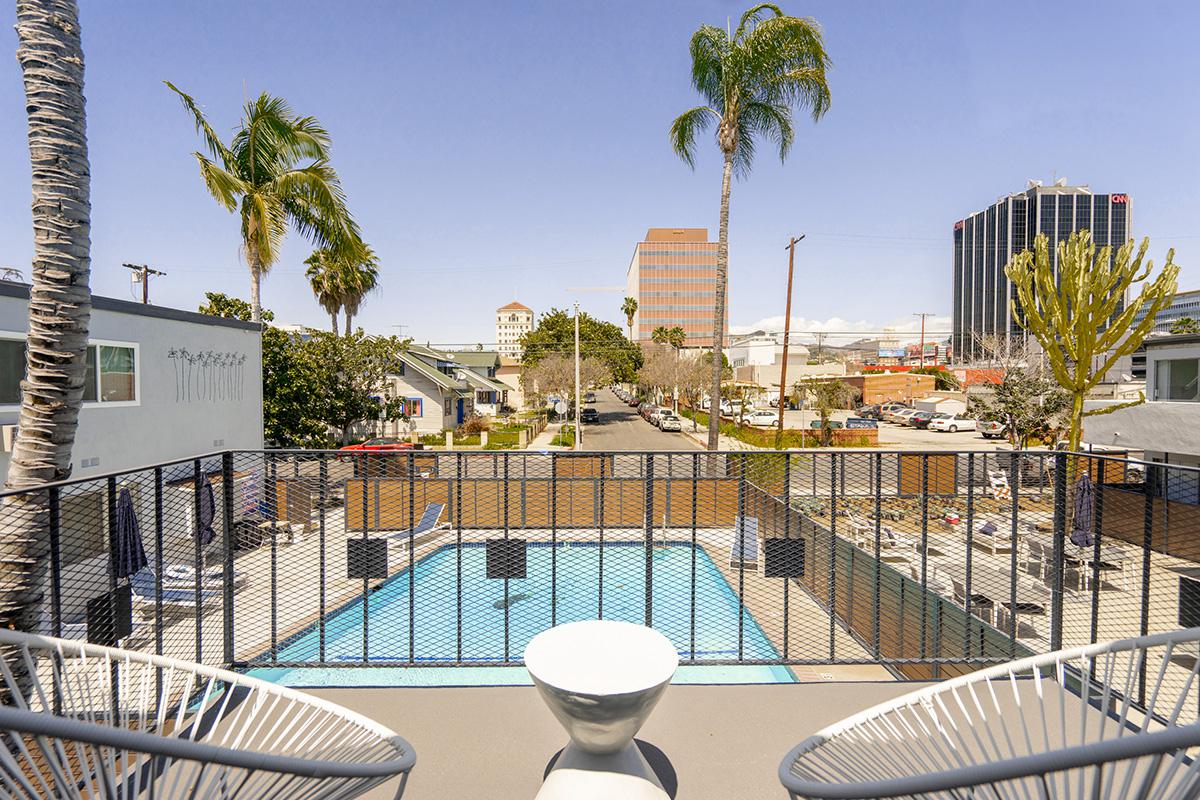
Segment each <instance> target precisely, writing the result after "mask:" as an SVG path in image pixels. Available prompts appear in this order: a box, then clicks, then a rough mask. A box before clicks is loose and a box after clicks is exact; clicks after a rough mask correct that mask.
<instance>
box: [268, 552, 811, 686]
mask: <svg viewBox="0 0 1200 800" xmlns="http://www.w3.org/2000/svg"><path fill="white" fill-rule="evenodd" d="M397 549H400V548H399V547H398V548H397ZM525 552H526V573H525V574H526V577H524V578H520V579H509V580H507V581H505V580H502V579H495V578H488V577H487V569H486V567H487V564H486V557H487V551H486V547H485V545H484V544H483V543H482V542H472V543H466V544H464V545H462V546H461V548H459V547H456V546H455V545H444V546H443V547H441V548H439V549H437V550H435V551H434V552H433V553H430V554H429V555H428V556H425V557H423V558H422V559H421V560H419V561H417V562H416V564H415V569H414V571H413V572H412V573H410V572H409V571H408V570H405V571H404V572H402V573H399V574H397V575H395V576H393V577H392V578H390V579H388V580H387V581H386V582H384V583H383V584H382V585H380V586H379V587H377V588H376V589H375V590H374V591H372V592H371V594H370V595H369V597H368V601H367V613H366V629H365V637H364V626H363V623H364V620H363V617H364V614H363V600H362V598H361V597H359V598H357V599H355V600H354V601H352V602H350V603H347V604H346V605H344V606H342V607H341V608H339V609H337V610H336V611H334V612H332V613H330V614H329V615H328V616H327V617H326V622H325V662H326V663H329V662H343V663H346V664H351V663H359V664H362V665H363V666H362V667H361V668H356V669H345V668H342V667H335V668H321V667H319V666H318V663H319V661H320V652H319V636H320V634H319V631H318V629H317V627H316V626H313V627H312V628H310V629H308V630H306V631H303V632H301V633H300V634H298V635H297V636H294V637H292V638H291V639H289V640H288V641H286V642H284V643H283V646H281V647H280V649H279V653H278V659H279V660H280V661H285V662H304V661H311V662H314V667H313V668H300V669H296V668H289V669H260V670H255V671H254V674H256V675H259V676H260V677H267V678H270V679H273V680H276V681H279V682H284V683H289V684H292V685H326V686H329V685H376V686H378V685H408V684H412V685H480V684H484V685H497V684H511V683H515V684H527V683H529V677H528V673H527V672H526V671H525V670H524V668H522V667H512V666H500V665H502V664H504V662H508V663H509V664H511V662H513V661H518V660H520V658H521V654H522V653H523V652H524V650H525V645H527V644H528V643H529V641H530V639H532V638H533V637H534V636H535V635H537V634H538V633H539V632H541V631H543V630H545V629H547V628H549V627H551V625H552V624H559V625H561V624H563V623H566V622H574V621H576V620H585V619H600V618H602V619H611V620H623V621H628V622H635V623H643V622H644V621H645V613H646V594H645V581H646V551H645V545H644V543H643V542H640V541H639V542H606V543H604V544H603V545H601V544H600V543H598V542H566V543H564V542H560V543H557V544H556V545H551V544H550V543H549V542H529V543H527V545H526V549H525ZM460 556H461V564H460ZM602 560H603V584H601V581H600V575H601V570H600V567H601V561H602ZM460 568H461V574H462V578H461V586H462V594H461V598H462V599H461V602H462V616H461V653H460V652H459V648H460V644H459V636H460V633H459V625H460V623H459V616H458V614H457V608H456V587H457V586H459V585H460V582H459V580H458V574H459V569H460ZM693 570H694V575H695V579H694V582H693ZM651 572H652V577H651V587H652V601H651V611H652V620H653V625H654V628H655V629H656V630H658V631H660V632H661V633H662V634H664V635H665V636H666V637H667V638H668V639H670V640H671V643H672V644H674V645H675V648H676V650H678V651H679V653H680V657H681V658H682V659H692V658H694V659H695V660H697V661H700V662H703V661H705V660H713V661H715V660H734V659H738V658H739V652H740V657H741V658H742V659H745V660H756V659H777V658H778V657H779V654H778V651H777V650H776V648H775V647H774V646H773V645H772V644H771V642H770V641H769V640H768V639H767V637H766V635H765V634H764V633H763V630H762V628H761V627H759V625H758V623H757V622H756V621H755V619H754V617H753V616H752V615H751V614H750V612H749V611H747V610H744V609H743V610H742V612H741V614H742V620H741V622H742V630H741V637H740V647H739V635H738V609H739V603H738V599H737V593H736V591H735V590H734V589H733V587H731V586H730V585H729V583H728V582H727V581H726V580H725V577H724V575H722V574H721V572H720V570H719V569H718V568H717V566H716V564H714V563H713V562H712V560H711V559H710V558H709V556H708V554H707V553H706V552H705V551H704V549H703V548H701V547H695V548H693V547H692V546H691V544H690V543H688V542H670V543H667V544H664V545H660V546H655V547H654V548H653V554H652V567H651ZM552 574H554V575H555V578H556V579H555V581H554V590H553V591H552V589H551V583H552V582H551V575H552ZM411 576H415V581H413V578H412V577H411ZM410 582H411V589H412V593H411V607H412V614H411V616H410ZM506 583H507V586H506V585H505V584H506ZM693 592H694V597H695V603H694V605H695V619H694V622H693V619H692V611H691V609H692V607H693V602H692V597H693ZM506 611H507V614H506ZM506 616H507V620H506ZM410 618H411V620H412V624H411V626H410ZM693 625H694V628H693ZM410 631H411V640H410ZM364 639H365V642H364ZM364 644H365V652H366V659H365V661H364V659H363V653H364ZM410 652H411V654H412V660H413V661H415V662H418V663H422V662H448V661H449V662H454V661H457V662H467V663H471V664H476V665H479V666H472V667H466V668H454V667H450V668H442V667H430V668H419V669H405V668H397V667H392V666H388V667H379V666H375V667H372V666H371V663H372V662H376V663H378V662H392V663H394V662H408V661H409V659H410ZM493 664H494V665H496V666H485V665H493ZM355 673H357V674H355ZM393 673H395V674H393ZM409 673H411V674H409ZM430 673H432V674H430ZM389 675H390V676H391V677H389ZM678 677H679V679H681V680H680V682H698V683H743V682H744V683H761V682H770V683H776V682H791V681H794V680H795V678H794V677H793V676H792V673H791V671H790V670H789V669H787V668H786V667H779V666H760V665H713V666H705V667H691V666H688V667H683V668H681V670H680V674H679V676H678Z"/></svg>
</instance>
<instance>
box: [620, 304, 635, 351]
mask: <svg viewBox="0 0 1200 800" xmlns="http://www.w3.org/2000/svg"><path fill="white" fill-rule="evenodd" d="M637 310H638V302H637V298H636V297H626V298H625V300H624V301H623V302H622V303H621V313H622V314H624V315H625V325H626V326H627V327H628V328H629V341H631V342H632V341H633V318H634V316H635V315H636V314H637Z"/></svg>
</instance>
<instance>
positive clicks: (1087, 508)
mask: <svg viewBox="0 0 1200 800" xmlns="http://www.w3.org/2000/svg"><path fill="white" fill-rule="evenodd" d="M1094 498H1095V488H1094V487H1093V486H1092V479H1091V477H1090V476H1089V475H1088V474H1087V472H1084V473H1083V474H1082V475H1080V476H1079V480H1078V481H1076V482H1075V509H1074V510H1075V513H1074V515H1073V518H1074V519H1073V522H1072V523H1071V543H1072V544H1077V545H1079V546H1081V547H1086V546H1087V545H1090V544H1092V543H1093V542H1094V541H1095V538H1094V537H1093V536H1092V509H1093V507H1094V506H1093V503H1094Z"/></svg>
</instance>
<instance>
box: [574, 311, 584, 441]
mask: <svg viewBox="0 0 1200 800" xmlns="http://www.w3.org/2000/svg"><path fill="white" fill-rule="evenodd" d="M574 442H575V445H574V447H572V448H571V449H572V450H578V449H579V445H580V444H582V443H583V428H581V427H580V426H579V303H576V304H575V439H574Z"/></svg>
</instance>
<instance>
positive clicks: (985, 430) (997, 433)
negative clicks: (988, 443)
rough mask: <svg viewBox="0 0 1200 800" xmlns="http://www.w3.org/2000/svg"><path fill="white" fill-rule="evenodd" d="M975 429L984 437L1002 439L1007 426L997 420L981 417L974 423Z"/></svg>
mask: <svg viewBox="0 0 1200 800" xmlns="http://www.w3.org/2000/svg"><path fill="white" fill-rule="evenodd" d="M975 430H976V431H978V432H979V433H981V434H983V438H985V439H1003V438H1004V436H1005V435H1006V433H1007V432H1008V426H1007V425H1005V424H1004V423H1003V422H1000V421H999V420H994V419H981V420H979V421H978V422H976V423H975Z"/></svg>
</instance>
